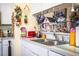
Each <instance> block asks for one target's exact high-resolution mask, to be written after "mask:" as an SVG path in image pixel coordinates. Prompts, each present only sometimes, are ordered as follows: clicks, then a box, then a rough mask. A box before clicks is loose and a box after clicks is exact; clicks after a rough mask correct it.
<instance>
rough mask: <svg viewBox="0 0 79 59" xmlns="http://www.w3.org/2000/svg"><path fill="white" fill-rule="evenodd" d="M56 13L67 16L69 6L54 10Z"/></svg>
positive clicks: (56, 14) (57, 15)
mask: <svg viewBox="0 0 79 59" xmlns="http://www.w3.org/2000/svg"><path fill="white" fill-rule="evenodd" d="M54 15H55V16H56V17H59V16H63V17H65V18H66V17H67V8H64V9H61V10H58V11H54Z"/></svg>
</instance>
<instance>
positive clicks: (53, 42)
mask: <svg viewBox="0 0 79 59" xmlns="http://www.w3.org/2000/svg"><path fill="white" fill-rule="evenodd" d="M33 41H34V42H38V43H41V44H44V45H48V46H55V45H62V44H68V42H65V41H57V40H51V41H45V40H42V39H39V40H33Z"/></svg>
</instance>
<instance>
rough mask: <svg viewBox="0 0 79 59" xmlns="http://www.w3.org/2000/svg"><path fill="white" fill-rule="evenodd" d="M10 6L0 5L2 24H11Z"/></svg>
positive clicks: (7, 4)
mask: <svg viewBox="0 0 79 59" xmlns="http://www.w3.org/2000/svg"><path fill="white" fill-rule="evenodd" d="M10 5H11V4H9V3H1V4H0V11H1V20H2V24H11V11H10Z"/></svg>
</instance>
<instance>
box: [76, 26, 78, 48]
mask: <svg viewBox="0 0 79 59" xmlns="http://www.w3.org/2000/svg"><path fill="white" fill-rule="evenodd" d="M76 46H78V47H79V27H76Z"/></svg>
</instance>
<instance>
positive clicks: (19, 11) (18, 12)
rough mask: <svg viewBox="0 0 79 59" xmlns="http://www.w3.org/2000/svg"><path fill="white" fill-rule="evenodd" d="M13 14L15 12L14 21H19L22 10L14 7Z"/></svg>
mask: <svg viewBox="0 0 79 59" xmlns="http://www.w3.org/2000/svg"><path fill="white" fill-rule="evenodd" d="M15 12H16V19H17V21H20V20H21V19H20V18H21V16H22V10H21V8H20V7H19V6H16V8H15Z"/></svg>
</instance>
